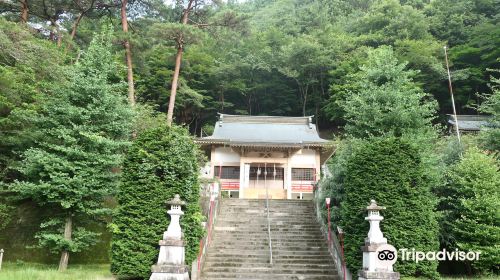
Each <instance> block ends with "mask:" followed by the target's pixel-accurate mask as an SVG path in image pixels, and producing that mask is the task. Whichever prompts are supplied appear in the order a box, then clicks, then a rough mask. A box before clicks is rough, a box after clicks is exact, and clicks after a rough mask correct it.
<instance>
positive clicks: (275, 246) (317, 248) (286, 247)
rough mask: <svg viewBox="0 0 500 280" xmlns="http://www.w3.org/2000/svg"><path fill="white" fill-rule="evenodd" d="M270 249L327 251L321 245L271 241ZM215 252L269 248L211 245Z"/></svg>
mask: <svg viewBox="0 0 500 280" xmlns="http://www.w3.org/2000/svg"><path fill="white" fill-rule="evenodd" d="M271 247H272V249H273V253H274V252H282V251H293V252H297V251H299V250H300V251H304V250H307V251H308V252H322V251H324V252H328V249H327V248H326V247H321V246H306V245H301V246H297V244H294V245H280V244H275V243H272V246H271ZM212 249H213V250H214V251H215V252H217V251H222V250H235V249H238V250H245V251H246V250H252V251H259V250H269V246H268V245H248V246H244V245H241V246H231V245H226V246H224V245H219V246H216V247H213V248H212Z"/></svg>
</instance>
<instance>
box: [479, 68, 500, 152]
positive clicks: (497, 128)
mask: <svg viewBox="0 0 500 280" xmlns="http://www.w3.org/2000/svg"><path fill="white" fill-rule="evenodd" d="M495 72H497V73H499V72H500V70H496V71H495ZM490 87H491V89H492V91H493V92H492V93H491V94H487V95H486V96H485V102H484V103H483V104H481V106H480V107H479V110H480V111H481V112H482V113H486V114H489V115H491V116H492V118H491V120H490V121H489V124H488V126H486V127H485V128H484V130H483V131H482V132H481V140H482V144H483V146H484V147H485V148H486V149H487V150H490V151H492V152H494V153H496V154H497V155H498V154H499V153H500V79H498V78H494V77H492V78H491V85H490Z"/></svg>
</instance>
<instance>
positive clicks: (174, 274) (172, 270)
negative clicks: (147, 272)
mask: <svg viewBox="0 0 500 280" xmlns="http://www.w3.org/2000/svg"><path fill="white" fill-rule="evenodd" d="M151 271H152V272H153V273H152V274H151V277H150V278H149V280H189V273H188V267H186V266H177V265H167V264H155V265H153V266H152V267H151Z"/></svg>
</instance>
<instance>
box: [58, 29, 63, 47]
mask: <svg viewBox="0 0 500 280" xmlns="http://www.w3.org/2000/svg"><path fill="white" fill-rule="evenodd" d="M61 46H62V32H61V30H60V29H59V28H58V29H57V47H58V48H60V47H61Z"/></svg>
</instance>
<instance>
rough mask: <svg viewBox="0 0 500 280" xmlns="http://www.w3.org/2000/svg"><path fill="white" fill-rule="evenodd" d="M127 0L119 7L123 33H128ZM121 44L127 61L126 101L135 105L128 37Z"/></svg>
mask: <svg viewBox="0 0 500 280" xmlns="http://www.w3.org/2000/svg"><path fill="white" fill-rule="evenodd" d="M127 2H128V0H122V7H121V18H122V30H123V32H124V33H128V22H127ZM123 45H124V47H125V60H126V61H127V82H128V102H129V104H130V105H131V106H135V90H134V72H133V70H132V50H131V49H130V42H129V40H128V39H125V42H124V43H123Z"/></svg>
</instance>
